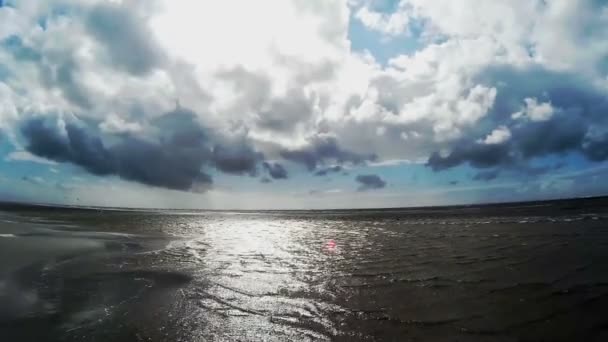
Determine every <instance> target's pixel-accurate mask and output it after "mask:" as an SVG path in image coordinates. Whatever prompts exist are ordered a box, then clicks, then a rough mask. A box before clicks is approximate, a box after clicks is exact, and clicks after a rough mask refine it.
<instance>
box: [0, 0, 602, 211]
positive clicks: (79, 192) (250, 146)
mask: <svg viewBox="0 0 608 342" xmlns="http://www.w3.org/2000/svg"><path fill="white" fill-rule="evenodd" d="M607 159H608V1H605V0H494V1H486V0H434V1H428V0H376V1H374V0H265V1H246V0H223V1H190V0H150V1H138V0H48V1H39V0H0V200H9V201H27V202H44V203H58V204H80V205H101V206H129V207H171V208H210V209H225V208H235V209H236V208H238V209H256V208H279V209H283V208H303V209H308V208H350V207H356V208H360V207H393V206H419V205H443V204H457V203H472V202H495V201H517V200H530V199H548V198H558V197H573V196H592V195H604V194H608V182H606V181H605V179H606V176H608V164H607V163H606V160H607Z"/></svg>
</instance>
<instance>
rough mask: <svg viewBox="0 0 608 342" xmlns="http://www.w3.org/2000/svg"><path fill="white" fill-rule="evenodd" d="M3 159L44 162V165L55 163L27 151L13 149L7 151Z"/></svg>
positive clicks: (55, 163)
mask: <svg viewBox="0 0 608 342" xmlns="http://www.w3.org/2000/svg"><path fill="white" fill-rule="evenodd" d="M4 159H5V160H6V161H11V162H32V163H38V164H46V165H57V162H54V161H52V160H49V159H46V158H40V157H37V156H35V155H33V154H31V153H30V152H28V151H13V152H11V153H9V154H8V155H7V156H6V158H4Z"/></svg>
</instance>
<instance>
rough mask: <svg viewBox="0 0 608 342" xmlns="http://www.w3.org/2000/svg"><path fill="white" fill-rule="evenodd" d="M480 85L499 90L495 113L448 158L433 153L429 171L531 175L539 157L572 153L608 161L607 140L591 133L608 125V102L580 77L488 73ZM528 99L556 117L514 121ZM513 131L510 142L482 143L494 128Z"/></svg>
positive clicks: (535, 72) (543, 72) (537, 70)
mask: <svg viewBox="0 0 608 342" xmlns="http://www.w3.org/2000/svg"><path fill="white" fill-rule="evenodd" d="M479 81H480V82H482V83H484V84H489V85H497V87H498V93H497V97H496V101H495V103H494V106H493V108H492V109H491V110H490V112H489V113H488V115H487V116H486V117H485V118H484V119H483V120H482V122H480V124H479V125H477V126H476V128H475V129H474V130H473V131H472V132H470V133H469V134H468V135H467V137H465V138H463V139H461V140H459V141H457V142H455V143H453V144H452V146H451V148H450V149H451V151H450V152H449V153H448V154H447V155H441V154H440V153H438V152H434V153H432V154H431V156H430V157H429V159H428V162H427V166H429V167H431V168H432V169H433V170H434V171H441V170H445V169H448V168H451V167H455V166H458V165H461V164H465V163H468V164H469V165H471V166H473V167H476V168H491V167H501V168H511V169H520V171H522V172H524V173H530V172H529V171H530V168H529V167H527V166H526V164H527V162H528V161H529V160H531V159H533V158H536V157H541V158H542V157H545V156H548V155H554V154H564V153H569V152H576V153H579V154H581V155H583V156H585V157H586V158H588V159H589V160H592V161H604V160H606V159H608V135H607V134H593V133H594V130H595V129H597V128H598V127H606V126H607V124H608V121H607V116H606V113H608V97H606V96H605V95H603V94H602V93H601V92H600V91H599V90H597V89H596V88H594V87H593V86H592V85H590V84H588V82H586V81H585V80H584V79H583V78H581V77H580V76H578V75H572V74H563V73H555V72H549V71H546V70H543V69H540V68H532V69H528V70H514V69H510V68H494V69H489V70H487V71H486V72H484V73H483V74H482V76H481V77H480V79H479ZM526 98H534V99H537V101H538V103H550V104H551V106H552V107H553V108H554V113H553V114H552V116H551V117H550V118H549V119H548V120H545V121H533V120H529V119H527V118H520V119H513V118H512V114H513V113H516V112H519V111H521V110H522V107H523V106H524V100H525V99H526ZM500 125H502V126H505V127H507V128H508V129H509V131H510V133H511V137H510V139H509V140H508V141H505V142H503V143H501V144H490V145H488V144H483V143H479V140H480V139H483V138H484V137H485V136H487V134H489V132H490V131H491V129H493V128H496V127H498V126H500Z"/></svg>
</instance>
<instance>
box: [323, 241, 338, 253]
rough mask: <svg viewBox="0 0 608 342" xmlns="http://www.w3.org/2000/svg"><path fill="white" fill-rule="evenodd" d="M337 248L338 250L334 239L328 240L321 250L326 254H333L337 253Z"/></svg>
mask: <svg viewBox="0 0 608 342" xmlns="http://www.w3.org/2000/svg"><path fill="white" fill-rule="evenodd" d="M337 248H338V244H337V243H336V241H335V240H334V239H330V240H329V241H327V243H325V245H324V246H323V250H324V251H325V252H327V253H335V252H336V251H337Z"/></svg>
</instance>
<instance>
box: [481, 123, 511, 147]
mask: <svg viewBox="0 0 608 342" xmlns="http://www.w3.org/2000/svg"><path fill="white" fill-rule="evenodd" d="M510 138H511V131H509V129H508V128H507V127H505V126H500V127H498V128H496V129H495V130H493V131H492V133H490V134H488V136H487V137H486V138H485V139H483V140H479V142H480V143H482V144H487V145H492V144H502V143H504V142H506V141H507V140H509V139H510Z"/></svg>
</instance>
